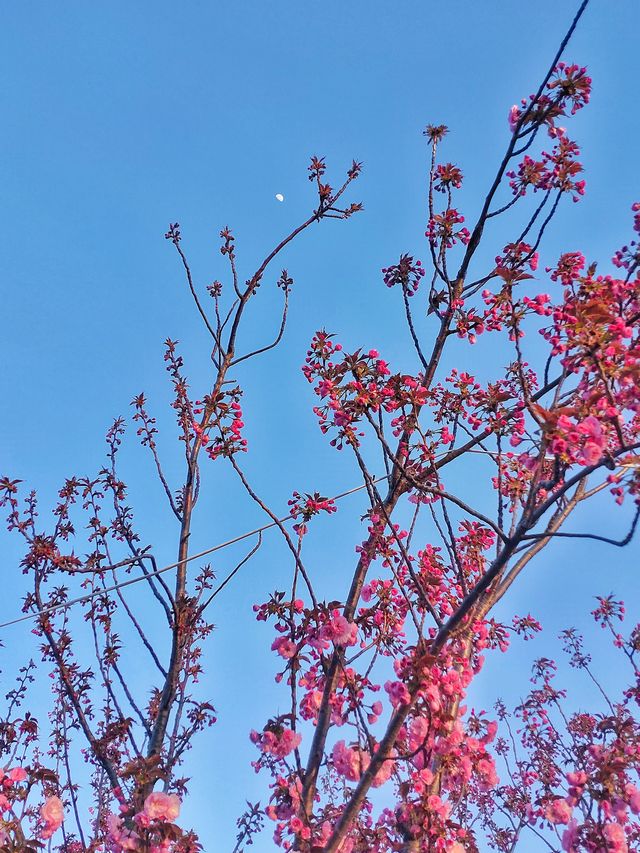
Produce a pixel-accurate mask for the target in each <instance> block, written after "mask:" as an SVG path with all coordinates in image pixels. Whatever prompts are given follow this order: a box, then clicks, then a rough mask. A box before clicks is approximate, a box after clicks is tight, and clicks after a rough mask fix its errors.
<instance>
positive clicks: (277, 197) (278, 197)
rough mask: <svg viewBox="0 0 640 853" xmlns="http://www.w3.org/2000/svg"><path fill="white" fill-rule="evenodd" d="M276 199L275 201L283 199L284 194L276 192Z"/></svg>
mask: <svg viewBox="0 0 640 853" xmlns="http://www.w3.org/2000/svg"><path fill="white" fill-rule="evenodd" d="M276 200H277V201H284V196H283V195H282V193H276Z"/></svg>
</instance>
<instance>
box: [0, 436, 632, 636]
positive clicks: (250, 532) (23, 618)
mask: <svg viewBox="0 0 640 853" xmlns="http://www.w3.org/2000/svg"><path fill="white" fill-rule="evenodd" d="M450 452H451V451H450V450H446V451H443V452H442V453H439V454H436V455H435V456H434V459H438V458H440V457H442V456H446V455H447V454H448V453H450ZM467 453H478V454H481V455H484V456H491V457H492V458H494V457H495V456H497V453H496V452H494V451H491V450H474V449H471V448H470V449H469V450H468V451H467ZM545 459H549V460H553V459H555V457H554V456H548V457H545ZM638 467H640V464H639V463H637V462H632V463H626V464H625V463H623V464H620V465H616V468H638ZM386 479H387V476H386V474H384V475H382V476H380V477H374V478H373V480H372V481H371V482H372V483H380V482H381V481H383V480H386ZM366 488H367V484H366V483H363V484H361V485H360V486H354V488H352V489H347V491H345V492H340V493H339V494H337V495H334V496H333V497H332V498H328V500H331V501H339V500H341V499H342V498H346V497H349V495H354V494H356V493H357V492H361V491H363V490H364V489H366ZM293 517H294V516H293V515H292V514H291V513H289V515H285V516H284V517H283V518H280V519H278V520H277V521H270V522H269V523H268V524H263V525H262V526H261V527H256V528H254V529H253V530H248V531H247V532H246V533H241V534H240V535H238V536H234V537H233V539H227V540H226V542H219V543H218V544H217V545H213V546H212V547H211V548H205V550H204V551H199V552H198V553H197V554H191V556H189V557H186V558H185V559H184V560H180V561H179V562H177V563H170V564H169V565H168V566H163V567H162V568H160V569H153V570H152V571H148V572H146V574H143V575H140V576H139V577H136V578H129V579H128V580H125V581H120V582H119V583H116V584H113V586H107V587H103V588H102V589H99V590H94V592H89V593H87V594H86V595H80V596H78V597H77V598H71V599H69V601H64V602H61V603H60V604H52V605H51V606H49V607H43V608H42V610H38V611H37V612H35V613H26V614H24V615H23V616H18V617H16V618H15V619H10V620H9V621H7V622H0V629H2V628H8V627H10V626H11V625H18V624H19V623H20V622H27V621H29V620H30V619H37V618H38V617H41V616H46V615H48V614H49V613H55V612H56V611H58V610H67V609H68V608H70V607H73V606H74V605H76V604H85V603H86V602H87V601H91V599H92V598H97V597H98V596H99V595H105V593H109V592H115V591H116V590H119V589H124V587H127V586H133V584H136V583H141V582H142V581H146V580H148V579H149V578H150V577H156V576H157V575H162V574H164V573H165V572H169V571H171V570H172V569H176V568H177V567H178V566H180V565H182V564H183V563H190V562H191V561H192V560H199V559H201V558H202V557H206V556H207V555H209V554H214V553H215V552H216V551H222V550H223V549H224V548H228V547H230V546H231V545H235V544H236V543H238V542H242V541H244V540H245V539H250V538H251V537H252V536H258V537H259V538H261V537H262V534H263V533H264V532H265V531H267V530H271V529H272V528H273V527H277V526H278V525H280V524H283V523H284V522H285V521H290V520H291V519H292V518H293ZM148 556H149V555H148V554H144V553H143V554H139V555H138V556H137V557H132V558H131V559H130V560H123V561H122V562H120V563H117V564H116V565H114V566H105V567H104V569H103V570H102V571H109V570H110V569H113V568H122V567H123V566H127V565H132V564H134V563H138V562H139V561H140V560H142V559H145V557H148ZM244 562H246V560H243V561H242V563H244ZM241 565H242V564H241ZM238 568H239V566H237V567H236V568H235V569H234V570H233V571H232V572H231V575H234V574H235V573H236V571H237V569H238ZM230 579H231V577H230V576H228V577H227V578H225V580H224V581H222V583H221V584H220V585H219V586H218V587H217V588H216V589H215V590H214V592H213V593H212V594H211V596H210V598H209V601H210V600H212V599H213V598H215V596H216V595H217V594H218V593H219V592H221V591H222V588H223V587H224V586H226V584H227V582H228V581H229V580H230Z"/></svg>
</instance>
